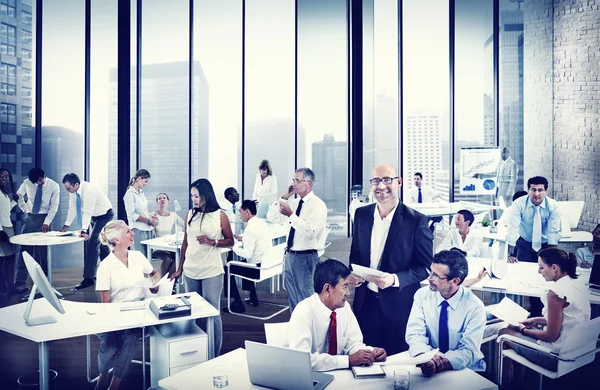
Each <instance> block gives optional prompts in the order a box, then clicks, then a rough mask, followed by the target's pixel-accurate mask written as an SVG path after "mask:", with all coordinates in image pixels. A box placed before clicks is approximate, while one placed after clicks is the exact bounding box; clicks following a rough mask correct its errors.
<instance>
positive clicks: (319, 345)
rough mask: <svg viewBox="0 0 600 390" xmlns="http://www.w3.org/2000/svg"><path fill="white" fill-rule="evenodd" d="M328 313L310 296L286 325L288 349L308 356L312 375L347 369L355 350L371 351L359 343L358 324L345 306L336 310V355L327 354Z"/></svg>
mask: <svg viewBox="0 0 600 390" xmlns="http://www.w3.org/2000/svg"><path fill="white" fill-rule="evenodd" d="M331 313H332V312H331V310H330V309H329V308H328V307H327V306H325V305H324V304H323V302H321V298H319V294H317V293H314V294H313V295H311V296H310V297H308V298H306V299H305V300H303V301H302V302H300V303H299V304H298V306H296V308H295V309H294V312H293V313H292V317H291V318H290V322H289V324H288V344H289V348H291V349H295V350H298V351H305V352H310V363H311V366H312V369H313V370H314V371H329V370H335V369H340V368H348V367H350V358H349V355H352V354H353V353H355V352H356V351H358V350H361V349H368V350H373V347H368V346H366V345H365V344H364V343H363V336H362V332H361V331H360V327H359V326H358V321H356V317H355V316H354V313H353V312H352V308H351V307H350V305H349V304H348V303H346V304H344V307H342V308H341V309H337V310H336V311H335V313H336V321H337V325H336V331H337V355H336V356H333V355H330V354H329V353H328V351H329V324H330V322H331Z"/></svg>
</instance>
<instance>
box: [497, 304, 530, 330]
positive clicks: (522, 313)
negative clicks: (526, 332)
mask: <svg viewBox="0 0 600 390" xmlns="http://www.w3.org/2000/svg"><path fill="white" fill-rule="evenodd" d="M490 313H491V314H492V315H494V316H495V317H498V318H500V319H501V320H502V321H506V322H508V323H509V324H511V325H514V326H518V325H519V323H520V322H521V321H525V320H526V319H527V317H529V312H528V311H527V310H525V309H523V308H522V307H521V306H519V305H518V304H516V303H515V302H513V301H512V300H511V299H510V298H507V297H504V299H502V301H500V303H499V304H497V305H496V307H494V308H493V309H492V310H490Z"/></svg>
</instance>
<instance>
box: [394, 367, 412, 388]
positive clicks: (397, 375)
mask: <svg viewBox="0 0 600 390" xmlns="http://www.w3.org/2000/svg"><path fill="white" fill-rule="evenodd" d="M409 389H410V372H409V371H407V370H395V371H394V390H409Z"/></svg>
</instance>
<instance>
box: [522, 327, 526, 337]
mask: <svg viewBox="0 0 600 390" xmlns="http://www.w3.org/2000/svg"><path fill="white" fill-rule="evenodd" d="M525 329H527V328H525V327H522V328H521V334H522V335H523V336H526V334H525Z"/></svg>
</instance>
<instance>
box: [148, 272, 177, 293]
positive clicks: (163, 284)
mask: <svg viewBox="0 0 600 390" xmlns="http://www.w3.org/2000/svg"><path fill="white" fill-rule="evenodd" d="M174 283H175V279H173V280H170V279H169V274H168V273H167V274H166V275H165V276H163V277H162V279H161V280H159V281H158V283H156V284H155V285H153V286H143V287H144V289H145V292H146V298H155V297H166V296H169V295H171V293H172V292H173V284H174ZM157 287H158V292H157V293H156V294H154V293H152V292H151V291H150V289H154V288H157Z"/></svg>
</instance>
